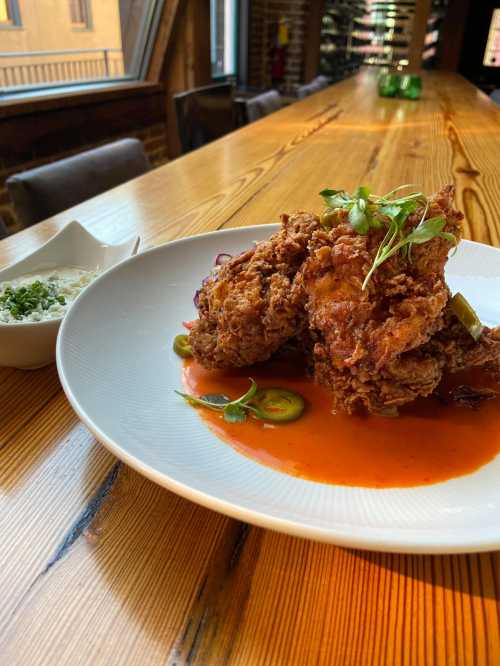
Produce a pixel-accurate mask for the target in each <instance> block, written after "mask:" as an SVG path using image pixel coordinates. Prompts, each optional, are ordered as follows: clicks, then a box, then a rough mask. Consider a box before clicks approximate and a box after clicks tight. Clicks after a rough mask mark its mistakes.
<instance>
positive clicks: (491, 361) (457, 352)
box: [425, 308, 500, 373]
mask: <svg viewBox="0 0 500 666" xmlns="http://www.w3.org/2000/svg"><path fill="white" fill-rule="evenodd" d="M425 350H426V351H427V353H430V354H432V355H433V356H435V357H436V358H438V357H439V358H441V359H442V362H443V365H444V367H445V368H446V370H447V371H448V372H459V371H460V370H467V369H468V368H473V367H482V368H485V369H486V370H489V371H490V372H494V373H500V326H497V327H496V328H488V327H487V326H485V327H484V329H483V331H482V333H481V335H480V337H479V338H478V340H474V338H473V337H472V336H471V335H470V333H469V332H468V331H467V329H466V328H465V327H464V326H463V325H462V324H461V323H460V321H459V320H458V319H457V318H456V316H455V315H454V314H453V312H452V311H451V309H450V308H446V310H445V313H444V326H443V328H442V330H441V331H439V333H437V334H436V335H435V336H434V337H433V338H432V339H431V340H430V342H429V343H428V344H427V345H426V346H425Z"/></svg>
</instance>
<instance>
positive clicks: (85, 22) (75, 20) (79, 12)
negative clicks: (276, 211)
mask: <svg viewBox="0 0 500 666" xmlns="http://www.w3.org/2000/svg"><path fill="white" fill-rule="evenodd" d="M69 15H70V18H71V23H72V24H73V26H74V27H77V28H84V29H86V30H89V29H90V28H91V27H92V25H91V20H90V0H69Z"/></svg>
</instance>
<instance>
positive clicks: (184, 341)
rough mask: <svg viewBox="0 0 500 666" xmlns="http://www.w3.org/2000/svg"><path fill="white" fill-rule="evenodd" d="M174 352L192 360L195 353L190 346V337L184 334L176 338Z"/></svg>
mask: <svg viewBox="0 0 500 666" xmlns="http://www.w3.org/2000/svg"><path fill="white" fill-rule="evenodd" d="M174 352H175V353H176V354H178V355H179V356H181V357H182V358H191V356H192V355H193V352H192V349H191V345H190V344H189V336H187V335H183V334H181V335H176V336H175V338H174Z"/></svg>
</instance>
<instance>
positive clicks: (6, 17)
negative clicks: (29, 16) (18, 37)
mask: <svg viewBox="0 0 500 666" xmlns="http://www.w3.org/2000/svg"><path fill="white" fill-rule="evenodd" d="M20 23H21V19H20V16H19V7H18V6H17V0H0V28H5V27H7V28H8V27H11V26H13V25H15V26H17V25H20Z"/></svg>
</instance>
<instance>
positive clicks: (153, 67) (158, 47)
mask: <svg viewBox="0 0 500 666" xmlns="http://www.w3.org/2000/svg"><path fill="white" fill-rule="evenodd" d="M182 4H184V3H182V2H180V0H166V1H165V2H164V4H163V9H162V13H161V17H160V23H159V26H158V31H157V33H156V38H155V43H154V47H153V53H152V54H151V60H150V62H149V68H148V74H147V77H146V79H147V80H148V81H153V82H154V83H157V82H158V81H159V80H160V77H161V73H162V70H163V66H164V63H165V57H166V53H167V49H168V45H169V43H170V37H171V35H172V31H173V27H174V24H175V21H176V18H177V14H178V11H179V7H180V5H182Z"/></svg>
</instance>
